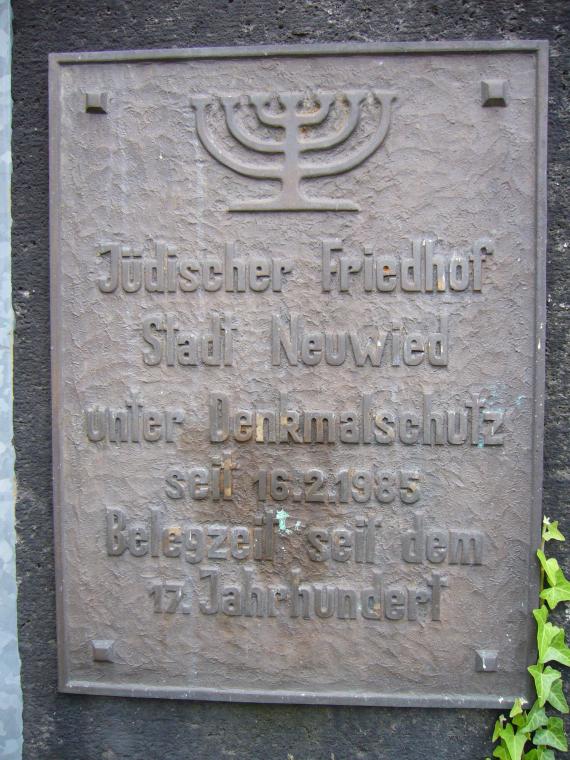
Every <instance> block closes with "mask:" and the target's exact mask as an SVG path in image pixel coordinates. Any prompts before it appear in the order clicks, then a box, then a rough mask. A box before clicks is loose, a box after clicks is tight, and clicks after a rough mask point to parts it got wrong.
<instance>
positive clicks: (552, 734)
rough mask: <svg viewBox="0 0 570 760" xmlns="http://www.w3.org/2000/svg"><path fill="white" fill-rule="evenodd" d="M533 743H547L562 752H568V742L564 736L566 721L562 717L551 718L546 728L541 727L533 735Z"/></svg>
mask: <svg viewBox="0 0 570 760" xmlns="http://www.w3.org/2000/svg"><path fill="white" fill-rule="evenodd" d="M532 743H533V744H534V745H535V746H538V745H539V744H546V745H547V746H548V747H554V749H559V750H560V751H561V752H566V751H567V749H568V742H567V741H566V737H565V736H564V722H563V721H562V718H549V720H548V725H547V726H546V728H540V729H539V730H538V731H537V732H536V733H535V735H534V736H533V739H532Z"/></svg>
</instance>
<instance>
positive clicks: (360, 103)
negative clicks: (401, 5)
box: [50, 42, 547, 707]
mask: <svg viewBox="0 0 570 760" xmlns="http://www.w3.org/2000/svg"><path fill="white" fill-rule="evenodd" d="M546 61H547V49H546V45H545V44H544V43H535V42H493V43H487V42H477V43H441V44H440V43H435V44H434V43H422V44H394V45H376V44H373V45H368V44H366V45H330V46H316V47H312V46H294V47H253V48H252V47H237V48H220V49H208V48H204V49H195V50H164V51H148V52H132V51H131V52H125V53H115V52H113V53H81V54H79V53H74V54H61V55H53V56H52V58H51V62H50V65H51V75H50V76H51V79H50V104H51V106H50V107H51V146H50V159H51V204H52V208H51V211H52V214H51V235H52V237H51V262H52V269H51V272H52V307H53V308H52V340H53V387H52V391H53V415H54V416H53V428H54V462H55V467H54V478H55V501H54V503H55V507H54V508H55V523H56V535H57V547H56V550H57V566H58V579H57V592H58V625H59V660H60V688H61V689H62V690H63V691H68V692H82V693H89V694H115V695H132V696H151V697H172V698H185V699H216V700H231V701H234V700H235V701H259V702H307V703H310V702H312V703H332V704H366V705H432V706H464V707H469V706H472V707H498V706H500V705H501V704H503V703H508V702H509V701H511V702H512V700H513V699H514V698H515V697H517V696H524V695H525V694H526V695H528V694H530V689H529V685H528V679H527V673H526V667H527V665H528V664H529V662H530V658H531V655H532V649H533V628H532V625H531V622H530V620H529V619H530V618H531V616H530V610H531V608H532V606H533V605H534V603H535V602H536V595H537V573H536V570H535V561H534V558H533V552H534V550H535V549H536V546H537V543H538V537H539V531H540V513H541V479H542V403H543V383H544V381H543V364H544V308H545V299H544V285H545V276H544V266H545V139H546V138H545V112H546V73H547V63H546Z"/></svg>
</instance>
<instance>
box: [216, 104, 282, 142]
mask: <svg viewBox="0 0 570 760" xmlns="http://www.w3.org/2000/svg"><path fill="white" fill-rule="evenodd" d="M237 103H238V98H232V97H228V98H222V105H223V106H224V111H225V114H226V123H227V126H228V131H229V133H230V134H231V135H232V137H234V138H235V139H236V140H237V141H238V142H239V143H241V144H242V145H243V146H245V147H246V148H250V149H251V150H255V151H257V152H259V153H283V150H284V147H283V143H282V142H278V141H277V140H262V139H259V138H255V137H253V135H249V134H247V132H246V131H245V130H244V129H243V127H242V126H241V125H240V124H239V123H238V121H237V119H236V105H237Z"/></svg>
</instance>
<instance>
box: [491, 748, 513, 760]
mask: <svg viewBox="0 0 570 760" xmlns="http://www.w3.org/2000/svg"><path fill="white" fill-rule="evenodd" d="M493 757H498V758H499V760H511V758H510V756H509V754H508V753H507V750H506V749H505V748H504V747H495V749H494V751H493Z"/></svg>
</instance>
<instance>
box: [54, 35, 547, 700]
mask: <svg viewBox="0 0 570 760" xmlns="http://www.w3.org/2000/svg"><path fill="white" fill-rule="evenodd" d="M517 52H518V53H529V54H534V55H535V56H536V59H537V65H536V72H537V73H536V89H535V92H536V124H535V130H536V132H535V134H536V150H537V153H536V186H535V199H536V206H535V209H536V211H535V230H536V240H535V241H534V249H535V255H536V262H535V263H536V279H535V293H534V299H535V323H534V325H531V326H530V329H532V330H533V332H534V346H535V364H534V370H533V371H534V384H533V388H534V398H533V422H532V426H533V433H532V437H533V442H534V445H533V452H532V484H533V487H532V506H531V522H532V536H531V537H530V542H529V557H528V568H529V576H528V579H527V580H528V600H529V602H528V609H529V610H530V609H532V607H533V606H534V604H535V602H536V600H537V593H538V571H537V568H536V563H535V561H534V553H535V550H536V548H537V547H538V545H539V540H540V526H541V515H542V476H543V462H542V456H543V407H544V389H545V378H544V358H545V354H544V346H545V322H546V298H545V290H546V275H545V264H546V125H547V83H548V44H547V43H546V42H543V41H527V40H519V41H517V40H515V41H466V42H462V41H458V42H418V43H416V42H411V43H399V42H398V43H346V44H345V43H343V44H336V43H331V44H316V45H268V46H265V45H262V46H238V47H218V48H208V47H204V48H193V49H157V50H141V51H139V50H135V51H108V52H94V53H54V54H51V55H50V57H49V79H50V83H49V90H50V113H49V117H50V260H51V263H50V266H51V334H52V406H53V473H54V522H55V558H56V563H55V564H56V600H57V639H58V645H57V648H58V673H59V689H60V690H61V691H64V692H69V693H83V694H99V695H113V696H134V697H157V698H172V699H176V698H178V699H196V700H217V701H229V702H232V701H236V702H267V703H306V704H329V705H368V706H373V705H376V706H424V707H453V706H459V707H471V708H499V707H502V706H504V704H505V702H506V701H508V700H509V699H512V698H514V696H519V695H504V696H499V695H495V694H489V695H488V696H485V695H481V694H472V695H465V696H463V697H460V698H459V697H457V695H453V696H450V695H446V694H445V693H429V691H427V690H425V691H424V693H422V694H409V693H408V694H390V693H367V692H362V693H354V692H345V691H318V692H317V691H315V692H311V691H309V690H307V691H303V692H302V693H301V692H299V691H291V690H270V691H269V690H268V691H265V690H263V689H239V690H236V689H226V688H224V689H217V688H193V687H192V686H189V687H188V688H181V687H171V686H160V685H154V686H151V687H149V686H143V685H140V686H139V685H130V684H126V683H113V682H106V681H105V680H104V678H102V679H101V680H92V681H82V680H77V679H74V678H71V677H70V675H69V668H68V647H67V641H66V609H65V602H64V593H63V588H64V583H65V578H64V574H63V562H62V551H63V543H64V536H63V532H62V531H63V521H62V514H61V508H60V505H62V504H63V503H64V498H63V487H64V484H63V482H62V478H61V476H60V473H61V465H62V461H63V440H64V436H65V421H64V419H63V411H62V410H63V402H62V399H63V394H64V383H63V379H62V367H63V366H64V363H65V361H66V357H65V355H64V347H63V342H62V338H61V336H62V325H63V323H64V314H63V313H62V298H61V293H62V288H63V272H62V263H63V262H62V258H61V255H60V226H59V213H60V199H61V186H60V182H61V178H60V174H59V171H58V166H59V164H58V161H57V160H55V159H56V157H57V156H58V151H59V138H60V135H59V129H60V116H61V114H60V112H59V100H58V95H59V87H60V74H61V70H62V68H64V67H66V66H68V65H81V64H85V65H89V64H99V63H101V64H104V63H118V62H123V63H147V62H148V63H150V62H160V61H185V60H200V59H201V60H212V61H215V60H217V59H233V58H235V59H266V58H268V57H280V58H283V57H291V58H298V57H312V56H314V57H319V56H371V55H382V56H414V55H418V54H431V55H441V56H454V55H458V54H459V55H469V54H477V53H497V54H501V53H517ZM482 84H483V91H482V95H481V97H482V101H481V105H482V106H486V105H502V103H501V102H500V101H501V100H503V99H504V97H505V93H504V90H503V89H502V88H501V85H500V83H498V82H495V81H492V82H485V83H482ZM106 108H107V101H106V95H105V93H87V96H86V100H85V110H86V111H87V112H91V113H94V114H95V113H98V114H104V113H105V111H106ZM528 617H529V620H528V634H527V644H528V646H527V653H526V656H527V663H530V662H531V661H532V657H533V652H534V651H535V645H534V626H533V623H532V620H531V616H530V612H529V616H528ZM92 654H93V659H94V660H95V661H99V662H111V661H112V658H113V641H110V640H106V639H101V640H94V641H93V653H92ZM495 661H496V653H495V652H492V651H486V650H485V651H484V650H481V651H478V652H477V661H476V663H475V661H474V671H476V670H478V671H481V670H486V669H489V670H492V669H493V667H494V664H495ZM528 695H530V690H529V691H528V694H527V696H528ZM520 696H524V695H520Z"/></svg>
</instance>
